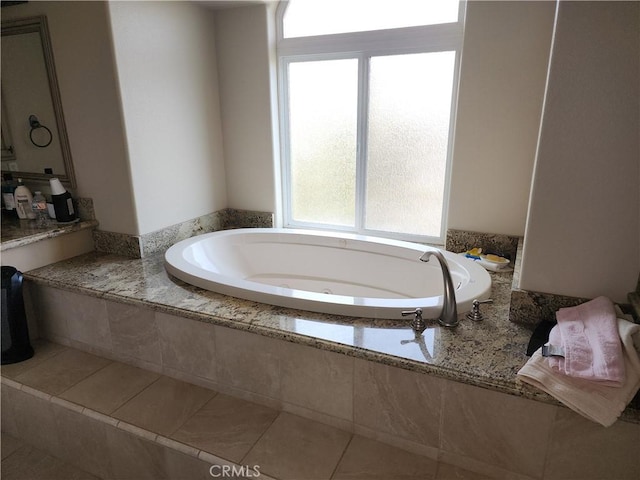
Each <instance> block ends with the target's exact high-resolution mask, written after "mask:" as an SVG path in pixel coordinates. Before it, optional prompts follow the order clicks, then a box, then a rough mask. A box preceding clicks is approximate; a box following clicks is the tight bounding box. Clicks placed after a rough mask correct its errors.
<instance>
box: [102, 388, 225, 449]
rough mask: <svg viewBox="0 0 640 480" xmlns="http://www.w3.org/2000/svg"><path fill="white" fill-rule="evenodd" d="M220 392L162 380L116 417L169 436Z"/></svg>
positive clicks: (135, 398)
mask: <svg viewBox="0 0 640 480" xmlns="http://www.w3.org/2000/svg"><path fill="white" fill-rule="evenodd" d="M215 394H216V392H214V391H212V390H208V389H206V388H202V387H198V386H196V385H192V384H189V383H185V382H181V381H179V380H174V379H173V378H169V377H160V378H159V379H158V380H157V381H156V382H154V383H152V384H151V385H150V386H149V387H147V388H146V389H145V390H143V391H142V392H140V393H139V394H138V395H136V396H135V397H134V398H132V399H131V400H129V401H128V402H127V403H125V404H124V405H123V406H122V407H120V408H119V409H117V410H116V411H115V412H113V414H112V415H113V416H114V417H116V418H118V419H120V420H124V421H125V422H128V423H131V424H133V425H137V426H138V427H141V428H145V429H147V430H150V431H152V432H156V433H159V434H161V435H164V436H169V435H171V434H172V433H173V432H175V431H176V430H177V429H178V428H180V427H181V426H182V424H183V423H184V422H185V421H186V420H187V419H188V418H189V417H191V416H192V415H193V414H194V413H196V411H198V410H199V409H200V408H201V407H202V406H203V405H204V404H205V403H207V402H208V401H209V400H210V399H211V398H212V397H213V396H214V395H215Z"/></svg>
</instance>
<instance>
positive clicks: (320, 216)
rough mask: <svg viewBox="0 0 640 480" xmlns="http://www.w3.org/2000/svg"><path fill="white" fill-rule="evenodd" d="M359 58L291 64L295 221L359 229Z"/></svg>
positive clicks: (290, 123)
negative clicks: (356, 213)
mask: <svg viewBox="0 0 640 480" xmlns="http://www.w3.org/2000/svg"><path fill="white" fill-rule="evenodd" d="M357 102H358V62H357V60H356V59H347V60H326V61H318V62H299V63H291V64H289V141H290V150H289V151H290V167H291V170H290V174H291V185H290V188H291V215H292V218H293V220H296V221H302V222H317V223H326V224H332V225H344V226H354V225H355V188H356V187H355V185H356V181H355V178H356V125H357V120H356V117H357Z"/></svg>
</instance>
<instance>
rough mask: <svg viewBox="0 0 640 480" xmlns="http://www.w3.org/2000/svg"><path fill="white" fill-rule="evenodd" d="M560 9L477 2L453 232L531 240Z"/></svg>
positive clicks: (467, 50)
mask: <svg viewBox="0 0 640 480" xmlns="http://www.w3.org/2000/svg"><path fill="white" fill-rule="evenodd" d="M554 13H555V4H554V2H525V1H522V2H479V1H474V2H469V3H468V4H467V20H466V25H465V38H464V46H463V53H462V66H461V74H460V90H459V94H458V112H457V121H456V135H455V144H454V156H453V165H452V174H451V194H450V200H449V214H448V227H449V228H455V229H462V230H472V231H478V232H489V233H504V234H510V235H518V236H521V235H524V226H525V219H526V213H527V204H528V200H529V189H530V185H531V174H532V171H533V163H534V159H535V151H536V140H537V136H538V127H539V124H540V115H541V112H542V99H543V96H544V86H545V81H546V72H547V64H548V60H549V51H550V47H551V35H552V31H553V19H554Z"/></svg>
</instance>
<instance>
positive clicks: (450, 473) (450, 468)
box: [436, 462, 492, 480]
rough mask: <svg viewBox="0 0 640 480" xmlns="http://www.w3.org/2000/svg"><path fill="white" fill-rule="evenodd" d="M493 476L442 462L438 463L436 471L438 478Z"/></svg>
mask: <svg viewBox="0 0 640 480" xmlns="http://www.w3.org/2000/svg"><path fill="white" fill-rule="evenodd" d="M491 478H492V477H487V476H485V475H482V474H480V473H475V472H471V471H469V470H465V469H464V468H461V467H456V466H455V465H449V464H447V463H442V462H440V463H438V472H437V473H436V480H490V479H491Z"/></svg>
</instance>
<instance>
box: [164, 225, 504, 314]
mask: <svg viewBox="0 0 640 480" xmlns="http://www.w3.org/2000/svg"><path fill="white" fill-rule="evenodd" d="M250 234H268V235H270V236H274V237H277V236H281V235H285V236H286V238H294V237H296V236H302V237H315V238H316V239H318V240H319V239H323V240H325V241H335V242H343V241H354V242H364V243H366V244H368V245H373V246H375V247H376V249H381V248H382V249H383V248H385V247H394V248H400V249H403V250H407V251H411V252H415V254H416V260H417V259H418V257H419V256H420V255H421V254H422V253H424V252H425V251H427V250H437V251H440V252H442V253H443V254H444V255H445V258H447V259H448V260H454V261H455V262H456V263H458V264H460V265H461V266H462V267H463V268H465V269H466V270H468V271H469V274H470V276H472V277H473V278H475V275H478V276H479V277H480V278H481V279H482V280H483V282H478V281H476V280H474V281H471V282H470V283H472V284H474V285H470V286H469V287H468V288H469V291H470V292H474V294H473V295H469V298H467V299H466V300H464V301H460V302H458V312H459V314H462V313H464V312H466V311H468V310H470V309H471V304H472V302H473V300H474V299H476V298H477V299H486V298H489V297H490V293H491V277H490V275H489V274H488V272H487V271H486V270H485V269H484V268H482V267H481V266H479V265H477V264H476V263H475V262H473V261H472V260H469V259H467V258H464V257H461V256H459V255H457V254H455V253H453V252H449V251H447V250H444V249H441V248H437V247H433V246H429V245H422V244H417V243H412V242H406V241H402V240H395V239H389V238H384V237H371V236H366V235H360V234H352V233H344V232H330V231H324V230H304V229H292V228H240V229H232V230H220V231H216V232H209V233H205V234H202V235H198V236H194V237H190V238H187V239H185V240H181V241H179V242H176V243H175V244H174V245H172V246H171V247H170V248H169V249H168V250H167V251H166V252H165V254H164V265H165V269H166V271H167V272H168V273H169V274H170V275H171V276H173V277H175V278H177V279H179V280H182V281H184V282H186V283H188V284H190V285H194V286H196V287H199V288H203V289H205V290H208V291H212V292H214V293H219V294H222V295H227V296H230V297H234V298H240V299H244V300H249V301H254V302H258V303H265V304H269V305H274V306H279V307H284V308H292V309H295V310H302V311H309V312H316V313H324V314H330V315H339V316H346V317H360V318H372V319H402V318H403V317H402V315H401V312H402V311H403V310H412V309H415V308H422V309H423V311H424V314H425V317H426V318H435V317H437V315H438V314H439V313H440V310H441V309H442V304H443V296H442V295H437V296H430V297H420V298H401V299H389V298H376V297H352V296H346V295H331V297H327V296H326V295H325V294H323V293H317V292H310V291H307V290H298V289H293V288H284V287H276V286H272V285H266V284H263V283H259V282H255V281H251V280H244V279H237V278H235V277H231V276H228V275H221V274H217V273H215V272H210V271H208V270H205V269H202V268H200V267H198V266H196V265H194V264H193V263H191V262H189V261H188V260H186V259H184V258H183V256H182V251H183V250H184V249H186V248H188V247H189V246H191V245H193V244H194V243H198V242H202V241H206V239H207V238H209V237H227V236H231V237H233V236H238V235H250ZM367 251H369V250H367ZM194 270H195V271H197V273H193V271H194ZM222 279H224V281H221V280H222ZM212 284H215V289H214V288H212ZM485 284H488V286H483V285H485ZM247 287H250V288H247ZM328 299H330V300H331V301H328Z"/></svg>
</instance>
